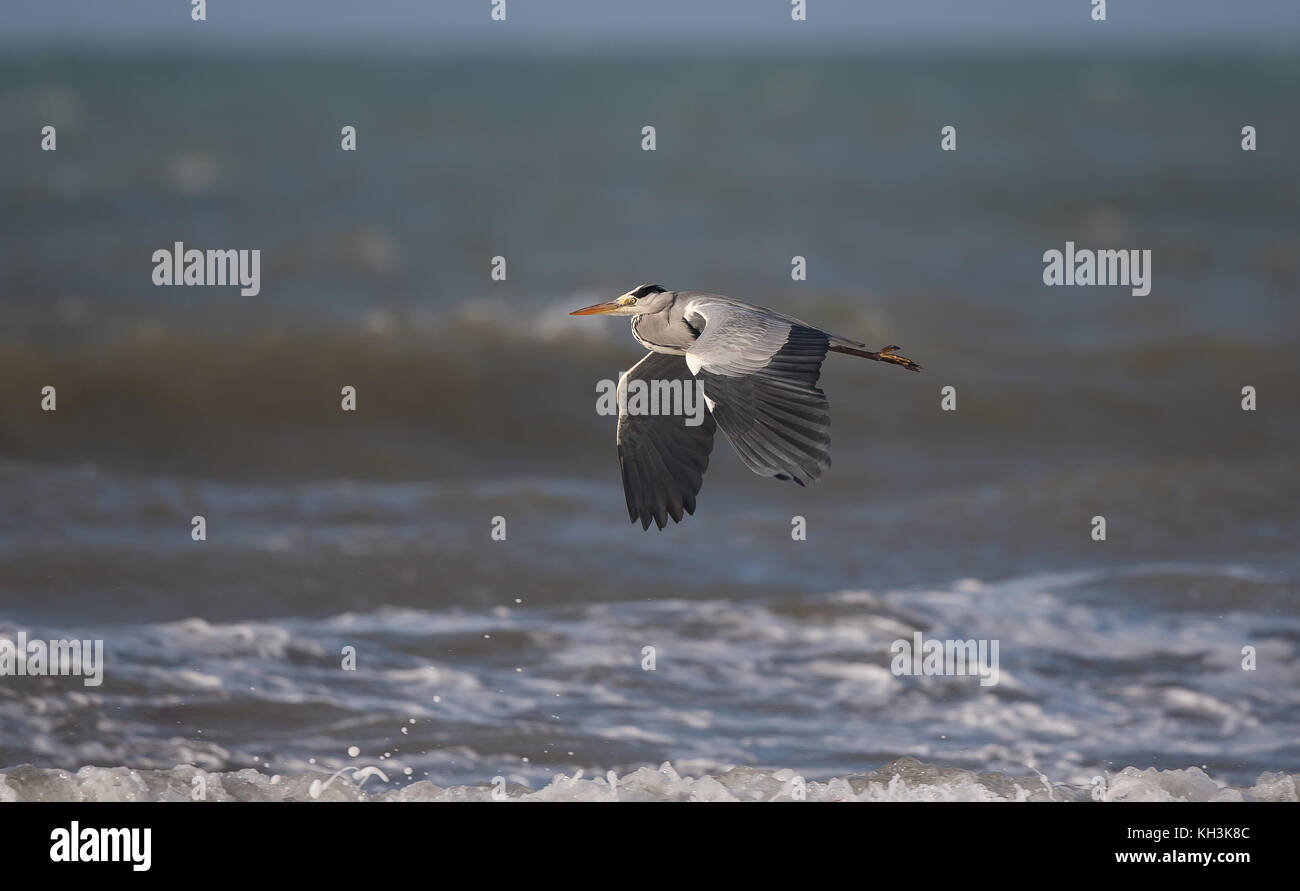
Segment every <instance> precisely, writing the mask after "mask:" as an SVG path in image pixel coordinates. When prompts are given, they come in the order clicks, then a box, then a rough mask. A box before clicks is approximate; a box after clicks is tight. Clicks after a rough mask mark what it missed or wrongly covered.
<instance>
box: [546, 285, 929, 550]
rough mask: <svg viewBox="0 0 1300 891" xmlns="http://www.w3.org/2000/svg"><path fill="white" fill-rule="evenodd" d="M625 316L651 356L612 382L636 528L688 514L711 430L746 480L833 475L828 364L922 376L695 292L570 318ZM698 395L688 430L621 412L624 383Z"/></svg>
mask: <svg viewBox="0 0 1300 891" xmlns="http://www.w3.org/2000/svg"><path fill="white" fill-rule="evenodd" d="M597 313H603V314H606V315H615V316H631V318H632V336H633V337H635V338H636V340H637V342H638V343H640V344H641V345H642V346H643V347H645V348H646V349H648V350H650V352H649V353H648V354H647V355H646V356H645V358H643V359H642V360H641V361H640V362H638V363H637V364H636V365H634V366H633V367H632V368H631V369H630V370H629V371H628V372H627V373H626V374H624V375H623V376H622V378H621V379H620V381H619V384H618V389H619V395H620V399H619V406H620V410H619V418H618V434H617V443H618V462H619V468H620V470H621V471H622V475H623V493H624V495H626V497H627V512H628V516H629V517H630V518H631V520H632V522H633V523H635V522H637V521H638V520H639V521H640V522H641V528H642V529H649V528H650V522H651V520H653V521H654V523H655V525H656V526H657V527H658V528H660V529H663V528H664V526H666V525H667V524H668V518H669V517H672V518H673V521H674V522H678V523H680V522H681V520H682V515H683V512H685V513H687V514H693V513H695V496H696V495H698V494H699V491H700V486H701V484H702V483H703V479H704V471H705V469H706V468H707V467H708V466H709V453H710V452H711V451H712V449H713V435H714V432H715V431H716V429H717V428H718V427H721V428H722V432H723V433H725V434H726V435H727V438H728V439H729V440H731V445H732V447H733V448H735V450H736V454H738V455H739V456H740V460H741V461H743V462H744V463H745V465H746V466H747V467H749V469H750V470H752V471H754V473H757V474H758V475H759V476H770V477H776V478H777V479H779V480H792V481H793V482H796V483H798V484H799V485H801V486H802V485H805V484H806V483H809V482H813V481H815V480H817V479H820V478H821V475H822V471H824V470H825V469H826V468H827V467H829V466H830V463H831V458H830V432H829V428H830V415H829V413H828V411H829V406H828V404H827V402H826V395H825V394H824V393H823V392H822V391H821V389H820V388H818V386H817V379H818V377H819V376H820V375H821V367H822V361H823V360H824V359H825V358H826V354H827V352H828V351H829V352H836V353H845V354H847V355H850V356H861V357H862V358H864V359H874V360H876V361H877V362H888V363H891V364H893V365H901V366H902V367H903V368H908V369H911V370H912V371H919V370H920V368H921V366H920V365H917V364H916V363H915V362H913V361H912V360H911V359H908V358H907V357H906V356H900V355H898V354H897V350H898V349H899V348H898V347H897V346H887V347H882V348H881V349H880V350H877V351H875V352H872V351H870V350H867V349H865V346H866V345H865V344H862V343H858V342H857V341H855V340H849V339H848V338H845V337H839V336H837V335H834V334H829V333H827V332H825V331H822V330H821V329H820V328H814V327H813V326H811V325H808V324H806V323H804V322H801V321H799V320H798V319H796V318H792V317H791V316H787V315H784V314H782V313H779V312H774V311H773V310H770V309H764V308H763V307H761V306H753V305H752V304H749V303H745V302H743V301H740V300H733V299H732V298H730V297H724V296H722V295H721V294H707V293H704V292H700V291H668V290H665V289H664V288H661V287H659V286H658V285H641V286H639V287H637V288H634V289H633V290H631V291H628V292H627V293H626V294H624V295H622V296H621V297H618V298H616V299H614V300H610V301H609V302H607V303H597V304H595V305H594V306H588V307H585V308H583V309H577V310H574V311H573V312H572V313H570V315H575V316H585V315H594V314H597ZM634 381H644V382H647V383H651V382H663V381H667V382H674V381H679V382H681V383H680V386H682V387H686V386H694V385H695V384H694V382H695V381H699V382H700V383H701V384H702V385H703V393H704V401H705V404H706V405H707V406H708V409H709V410H708V412H706V413H705V414H704V417H703V421H702V423H699V424H697V425H695V426H691V425H690V424H689V423H687V421H686V419H685V418H683V417H682V416H681V415H680V414H678V415H672V414H665V413H658V414H646V413H632V412H628V411H626V410H625V400H624V399H623V396H624V394H625V393H626V388H627V387H628V385H629V382H634Z"/></svg>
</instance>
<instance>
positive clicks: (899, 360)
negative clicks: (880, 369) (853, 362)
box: [876, 344, 921, 371]
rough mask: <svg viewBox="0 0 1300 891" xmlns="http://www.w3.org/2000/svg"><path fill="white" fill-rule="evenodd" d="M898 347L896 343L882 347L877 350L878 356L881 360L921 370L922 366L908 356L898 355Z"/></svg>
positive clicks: (912, 369)
mask: <svg viewBox="0 0 1300 891" xmlns="http://www.w3.org/2000/svg"><path fill="white" fill-rule="evenodd" d="M898 349H899V347H898V346H896V345H894V344H890V345H889V346H887V347H881V348H880V349H879V350H878V351H877V352H876V358H877V359H879V360H880V361H881V362H891V363H893V364H894V365H901V366H903V367H904V368H906V369H907V370H909V371H920V370H921V366H920V365H918V364H916V363H915V362H913V361H912V360H911V359H909V358H907V357H906V356H899V355H896V353H897V352H898Z"/></svg>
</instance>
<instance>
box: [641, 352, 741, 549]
mask: <svg viewBox="0 0 1300 891" xmlns="http://www.w3.org/2000/svg"><path fill="white" fill-rule="evenodd" d="M630 380H644V381H647V382H650V381H656V380H657V381H675V380H680V381H681V382H682V387H683V389H685V388H686V387H691V388H694V387H695V377H694V375H692V374H691V372H690V369H688V368H687V367H686V360H685V359H684V358H683V357H681V356H674V355H668V354H666V353H647V354H646V357H645V358H644V359H642V360H641V361H640V362H638V363H637V364H636V365H634V366H632V369H631V370H630V371H628V373H627V374H625V375H623V377H622V378H621V379H620V380H619V382H618V389H619V394H620V399H619V405H620V406H625V405H626V404H627V403H626V400H625V399H624V398H622V394H623V393H624V392H625V388H626V387H627V384H628V381H630ZM701 408H702V406H701ZM687 420H691V418H689V417H688V416H686V415H673V414H657V415H644V414H635V415H634V414H627V413H626V411H625V410H621V411H620V414H619V418H618V465H619V468H620V470H621V471H622V473H623V494H624V495H625V496H627V513H628V517H629V518H630V519H631V520H632V522H633V523H635V522H637V521H638V520H640V521H641V528H642V529H649V528H650V521H651V520H654V522H655V525H656V526H658V527H659V528H660V529H662V528H664V526H666V525H667V524H668V518H669V517H672V518H673V520H674V521H676V522H678V523H680V522H681V520H682V513H683V511H685V512H686V513H688V514H693V513H695V496H696V495H698V494H699V491H700V486H701V485H703V482H704V471H705V469H706V468H708V466H709V453H710V452H711V451H712V450H713V434H714V431H715V430H716V429H717V425H716V424H715V423H714V421H713V417H712V416H711V415H710V414H709V413H708V412H707V411H705V412H704V413H703V422H702V423H700V424H698V425H697V426H690V425H689V424H687V423H686V422H687Z"/></svg>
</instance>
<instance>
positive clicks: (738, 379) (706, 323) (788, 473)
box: [686, 296, 840, 485]
mask: <svg viewBox="0 0 1300 891" xmlns="http://www.w3.org/2000/svg"><path fill="white" fill-rule="evenodd" d="M686 318H687V320H688V321H690V322H691V324H692V325H694V326H695V327H696V328H698V329H700V332H701V333H700V336H699V338H698V339H697V340H696V341H695V343H694V344H693V345H692V346H691V347H690V348H689V349H688V350H687V352H686V362H687V366H688V367H689V368H690V370H691V371H694V372H695V374H696V376H697V377H699V379H700V380H701V381H703V382H704V394H705V396H706V397H707V399H708V400H709V408H710V409H712V411H713V416H714V417H715V418H716V419H717V422H718V426H719V427H721V428H722V432H723V433H725V434H727V438H728V439H729V440H731V444H732V446H734V447H735V449H736V454H738V455H739V456H740V459H741V460H742V461H744V462H745V464H746V466H748V467H749V469H750V470H752V471H754V472H755V473H757V474H759V475H760V476H774V477H776V478H777V479H788V480H793V481H794V482H796V483H798V484H799V485H804V484H805V483H808V482H811V481H814V480H817V479H820V478H821V475H822V472H823V471H825V469H826V468H827V467H829V466H830V463H831V457H830V442H831V436H830V423H831V421H830V405H829V404H828V403H827V401H826V394H825V393H823V392H822V391H821V389H820V388H819V387H818V386H817V379H818V378H819V377H820V376H821V366H822V361H823V360H824V359H825V358H826V351H827V348H828V346H829V345H830V343H831V341H832V340H835V341H837V342H838V341H839V340H840V338H833V337H832V336H831V335H828V334H827V333H826V332H824V331H820V330H818V329H817V328H813V327H810V326H807V325H804V324H803V323H801V322H799V321H797V320H794V319H791V318H789V317H788V316H783V315H781V314H779V313H774V312H771V311H770V310H765V309H762V308H760V307H756V306H750V305H748V304H744V303H739V302H738V301H733V300H729V299H727V298H721V299H715V298H712V297H710V296H704V297H699V298H696V299H694V300H692V301H691V302H690V303H689V304H688V305H687V307H686Z"/></svg>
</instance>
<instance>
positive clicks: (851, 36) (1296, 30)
mask: <svg viewBox="0 0 1300 891" xmlns="http://www.w3.org/2000/svg"><path fill="white" fill-rule="evenodd" d="M490 9H491V7H490V4H489V3H488V0H459V2H450V3H434V4H430V3H425V2H421V0H371V2H369V3H366V4H362V5H360V6H358V5H356V4H353V3H349V2H346V0H318V2H315V3H312V4H311V5H310V6H309V7H307V8H305V9H304V8H303V7H301V6H298V5H295V4H271V5H267V4H261V3H258V2H256V0H220V2H215V0H214V2H210V3H209V4H208V6H207V19H206V20H205V21H202V22H195V21H192V20H191V18H190V4H189V3H186V2H182V0H177V2H175V3H173V4H171V5H170V6H169V7H159V5H158V4H157V3H155V2H151V0H118V2H115V3H113V4H111V6H109V5H107V4H97V3H93V2H90V0H75V2H70V0H62V2H60V0H53V2H48V3H42V4H35V5H29V6H25V7H22V8H20V9H11V10H6V11H5V12H4V13H2V14H0V23H2V24H3V28H2V29H0V50H12V49H14V48H19V49H20V50H21V51H24V52H25V51H33V50H34V51H39V50H43V49H57V48H68V49H87V48H93V47H102V48H119V49H135V50H147V49H158V48H166V49H171V50H177V51H184V52H187V53H188V52H196V51H199V52H202V51H214V50H215V51H222V50H227V49H230V48H232V47H234V48H239V47H243V48H251V47H261V48H263V49H275V48H287V47H293V46H296V47H314V48H320V49H332V50H339V49H346V48H349V47H353V48H355V47H356V46H357V45H358V44H362V43H368V44H370V45H371V46H372V47H374V48H381V49H394V50H401V49H406V50H411V51H418V50H422V49H445V48H447V47H454V48H456V49H458V50H459V51H472V50H481V49H487V48H491V47H499V48H502V49H508V50H511V51H517V50H520V49H524V48H528V49H530V50H532V51H546V50H548V49H549V50H556V51H563V52H572V51H575V50H583V49H585V50H603V51H605V52H619V51H621V50H623V49H625V48H627V47H629V46H631V47H636V48H638V49H642V48H646V46H647V45H648V44H654V46H653V49H654V51H656V52H658V51H663V52H667V53H672V52H674V51H677V50H680V49H682V48H692V47H693V48H697V49H698V48H707V49H708V50H710V51H719V50H723V51H734V50H736V49H742V48H746V47H749V48H763V49H766V50H771V49H775V48H779V47H786V48H787V49H789V50H792V51H796V52H797V51H800V50H803V51H807V50H817V51H820V50H824V49H828V48H846V47H860V48H864V49H882V48H887V47H890V46H894V47H908V48H914V47H925V46H931V47H947V48H953V47H963V48H970V49H985V50H1005V49H1008V48H1011V47H1016V46H1024V45H1026V44H1028V45H1034V46H1038V47H1040V48H1043V49H1052V50H1057V49H1061V48H1064V47H1066V46H1070V45H1074V46H1077V47H1079V48H1080V49H1084V50H1088V51H1098V52H1113V51H1115V50H1116V49H1122V48H1127V49H1130V50H1132V49H1152V48H1178V47H1181V48H1198V49H1206V48H1211V47H1213V48H1236V49H1250V48H1254V49H1260V48H1265V47H1267V48H1272V49H1282V50H1287V49H1290V50H1294V49H1296V48H1297V47H1298V46H1300V4H1296V3H1292V2H1288V0H1241V2H1235V3H1230V4H1225V3H1221V2H1219V0H1183V2H1172V0H1166V2H1161V3H1145V4H1142V5H1140V6H1130V5H1128V4H1125V3H1119V2H1111V3H1108V4H1107V19H1106V21H1104V22H1096V21H1093V20H1092V19H1091V9H1092V6H1091V3H1090V2H1088V0H1068V2H1067V0H1057V2H1049V3H1044V2H1041V0H990V2H984V3H971V2H966V0H927V2H919V3H912V4H891V5H889V6H888V7H879V6H875V5H872V4H862V3H854V2H852V0H809V2H808V4H807V7H806V15H807V18H806V20H804V21H798V22H796V21H793V20H792V19H791V15H790V13H791V5H790V3H789V2H787V0H763V2H753V0H721V2H714V3H710V4H697V3H693V2H691V0H659V2H656V3H653V4H647V3H635V2H622V3H600V2H596V0H551V2H548V3H546V4H544V5H538V4H532V3H525V2H522V0H509V2H508V3H507V6H506V10H507V19H506V21H504V22H498V21H492V20H491V19H490ZM106 13H111V14H106ZM667 41H671V43H669V42H667ZM647 61H649V62H653V61H654V59H653V57H649V58H648V59H647Z"/></svg>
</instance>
